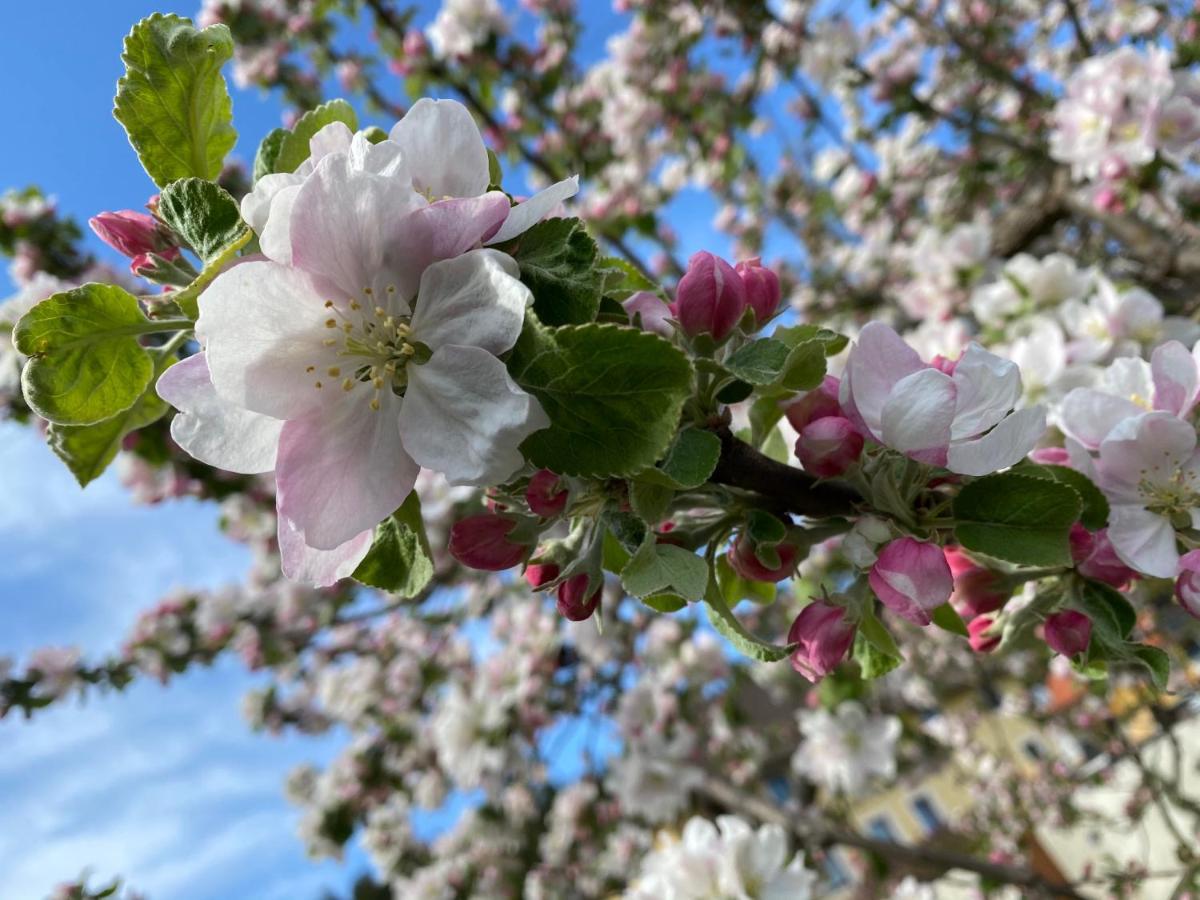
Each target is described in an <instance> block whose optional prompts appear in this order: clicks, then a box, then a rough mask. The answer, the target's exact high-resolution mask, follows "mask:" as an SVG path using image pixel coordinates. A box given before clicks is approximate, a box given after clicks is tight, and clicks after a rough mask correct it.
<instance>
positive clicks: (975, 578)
mask: <svg viewBox="0 0 1200 900" xmlns="http://www.w3.org/2000/svg"><path fill="white" fill-rule="evenodd" d="M945 554H946V563H947V564H948V565H949V566H950V573H951V574H952V575H953V576H954V594H953V595H951V597H950V602H951V603H953V604H954V607H955V609H957V610H958V611H959V612H960V613H961V614H962V615H963V617H964V618H967V619H973V618H975V617H976V616H981V615H983V614H984V613H990V612H995V611H996V610H998V609H999V608H1000V607H1001V606H1003V605H1004V602H1005V601H1006V600H1007V599H1008V598H1009V595H1010V591H1007V590H1005V589H1004V587H1003V586H1002V585H1003V579H1002V577H1001V575H1000V573H998V572H993V571H992V570H991V569H985V568H984V567H983V566H980V565H977V564H976V563H975V562H974V560H972V559H971V558H970V557H968V556H967V555H966V554H965V553H963V552H962V551H961V550H959V549H958V548H957V547H947V548H946V549H945Z"/></svg>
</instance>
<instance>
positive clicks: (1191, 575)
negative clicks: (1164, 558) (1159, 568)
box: [1175, 550, 1200, 619]
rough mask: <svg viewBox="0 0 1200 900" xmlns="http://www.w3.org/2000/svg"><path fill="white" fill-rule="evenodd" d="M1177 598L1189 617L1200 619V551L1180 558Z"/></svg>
mask: <svg viewBox="0 0 1200 900" xmlns="http://www.w3.org/2000/svg"><path fill="white" fill-rule="evenodd" d="M1175 598H1176V599H1177V600H1178V601H1179V605H1180V606H1182V607H1183V608H1184V610H1185V611H1187V613H1188V614H1189V615H1193V616H1195V617H1196V618H1197V619H1200V550H1189V551H1188V552H1187V553H1185V554H1183V556H1181V557H1179V576H1178V578H1176V580H1175Z"/></svg>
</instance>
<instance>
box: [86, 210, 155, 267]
mask: <svg viewBox="0 0 1200 900" xmlns="http://www.w3.org/2000/svg"><path fill="white" fill-rule="evenodd" d="M88 225H90V226H92V231H94V232H96V236H97V237H98V238H100V240H102V241H104V243H106V244H108V246H110V247H112V248H113V249H114V250H116V251H117V252H119V253H122V254H124V255H125V256H131V257H132V256H141V255H142V254H146V253H159V254H160V255H161V251H163V250H166V249H167V248H169V247H171V246H173V244H172V242H171V240H170V237H169V234H168V232H167V231H166V230H165V229H164V228H163V227H162V225H160V224H159V222H158V220H157V219H155V218H154V216H148V215H146V214H145V213H140V212H137V211H136V210H132V209H123V210H121V211H119V212H102V213H100V215H98V216H92V218H90V219H88Z"/></svg>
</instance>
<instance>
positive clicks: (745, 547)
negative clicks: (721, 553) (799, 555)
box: [727, 534, 796, 581]
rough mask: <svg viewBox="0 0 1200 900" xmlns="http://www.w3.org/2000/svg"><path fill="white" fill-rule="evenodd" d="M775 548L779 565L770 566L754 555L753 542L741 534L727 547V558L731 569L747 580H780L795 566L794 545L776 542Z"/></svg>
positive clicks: (789, 573) (790, 572)
mask: <svg viewBox="0 0 1200 900" xmlns="http://www.w3.org/2000/svg"><path fill="white" fill-rule="evenodd" d="M775 550H776V552H777V553H778V554H779V565H778V566H777V567H776V568H770V567H769V566H767V565H765V564H764V563H763V562H762V560H760V559H759V558H758V557H757V556H756V555H755V553H754V543H753V542H752V541H751V540H750V538H748V537H747V536H746V535H744V534H743V535H742V536H741V537H739V538H738V539H737V540H736V541H734V543H733V546H732V547H730V548H729V553H728V554H727V558H728V559H729V565H730V566H732V567H733V571H735V572H737V573H738V574H739V575H740V576H742V577H743V578H745V579H747V580H749V581H781V580H782V579H784V578H787V577H788V576H789V575H791V574H792V572H793V571H794V570H795V568H796V547H795V545H793V544H777V545H776V547H775Z"/></svg>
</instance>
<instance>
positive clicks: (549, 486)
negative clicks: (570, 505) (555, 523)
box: [525, 469, 568, 516]
mask: <svg viewBox="0 0 1200 900" xmlns="http://www.w3.org/2000/svg"><path fill="white" fill-rule="evenodd" d="M567 497H568V491H567V488H566V486H565V485H564V484H563V482H562V479H561V478H559V477H558V476H557V475H556V474H554V473H553V472H551V471H550V470H549V469H538V470H537V471H536V472H534V473H533V477H531V478H530V479H529V486H528V487H527V488H526V489H525V502H526V503H528V504H529V509H530V510H531V511H532V512H533V513H534V515H538V516H557V515H560V514H561V513H562V511H563V510H564V509H566V508H567Z"/></svg>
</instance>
